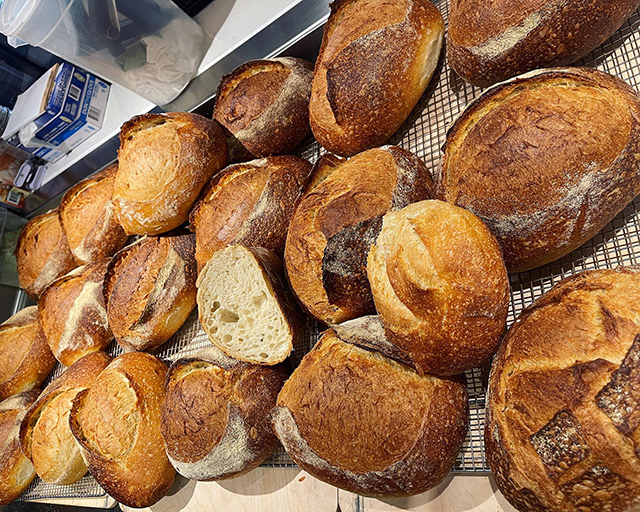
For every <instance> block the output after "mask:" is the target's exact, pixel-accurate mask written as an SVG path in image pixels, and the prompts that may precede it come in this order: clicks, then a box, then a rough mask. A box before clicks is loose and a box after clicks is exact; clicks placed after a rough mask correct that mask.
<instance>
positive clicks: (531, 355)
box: [485, 268, 640, 512]
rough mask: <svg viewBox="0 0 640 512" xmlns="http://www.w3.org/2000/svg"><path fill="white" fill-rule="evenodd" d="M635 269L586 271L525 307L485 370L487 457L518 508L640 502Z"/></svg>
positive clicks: (639, 333) (586, 510)
mask: <svg viewBox="0 0 640 512" xmlns="http://www.w3.org/2000/svg"><path fill="white" fill-rule="evenodd" d="M638 296H640V269H638V268H635V269H631V268H627V269H625V268H619V269H617V270H597V271H587V272H582V273H580V274H577V275H574V276H572V277H570V278H567V279H565V280H563V281H562V282H560V283H559V284H558V285H556V286H555V287H554V288H553V289H551V291H549V292H548V293H546V294H545V295H543V296H542V297H540V298H539V299H538V300H536V301H535V302H534V303H533V304H532V305H531V306H529V307H528V308H527V309H525V310H524V311H523V312H522V313H521V314H520V316H519V317H518V319H517V320H516V322H515V323H514V324H513V326H512V327H511V329H510V330H509V332H508V334H507V336H506V338H505V340H504V342H503V343H502V345H501V347H500V350H499V351H498V354H497V355H496V358H495V360H494V363H493V367H492V369H491V376H490V379H489V392H488V406H487V418H486V428H485V447H486V454H487V460H488V462H489V465H490V467H491V471H492V473H493V475H494V477H495V480H496V483H497V484H498V487H499V489H500V490H501V491H502V493H503V494H504V495H505V497H506V498H507V500H509V502H510V503H512V504H513V505H514V506H515V507H516V508H517V509H518V510H520V511H522V512H542V511H545V512H560V511H562V512H590V511H593V512H596V511H604V510H611V511H614V510H616V511H622V510H635V509H636V508H637V504H638V503H639V502H640V458H639V456H638V454H639V453H640V430H639V429H638V426H639V425H640V421H639V420H638V418H639V414H638V410H639V407H638V398H637V397H638V395H639V393H640V384H639V382H638V375H639V371H640V317H639V316H638Z"/></svg>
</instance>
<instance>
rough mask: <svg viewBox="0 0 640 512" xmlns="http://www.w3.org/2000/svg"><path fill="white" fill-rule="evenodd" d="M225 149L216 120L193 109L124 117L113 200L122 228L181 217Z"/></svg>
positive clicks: (156, 226)
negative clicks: (125, 120) (192, 111)
mask: <svg viewBox="0 0 640 512" xmlns="http://www.w3.org/2000/svg"><path fill="white" fill-rule="evenodd" d="M227 155H228V153H227V142H226V139H225V136H224V133H223V131H222V128H221V127H220V125H219V124H218V123H217V122H215V121H211V120H209V119H206V118H204V117H202V116H199V115H197V114H188V113H186V112H170V113H167V114H145V115H142V116H136V117H133V118H132V119H131V120H129V121H127V122H126V123H124V124H123V125H122V129H121V130H120V149H119V150H118V159H119V165H118V171H117V173H116V179H115V184H114V188H113V204H114V205H115V208H116V212H117V214H118V219H119V221H120V224H121V225H122V227H123V228H124V230H125V232H126V233H127V234H129V235H157V234H160V233H165V232H167V231H171V230H172V229H175V228H177V227H178V226H180V225H181V224H183V223H184V222H186V221H187V219H188V217H189V212H190V211H191V208H192V206H193V204H194V203H195V202H196V199H198V196H199V195H200V192H201V191H202V188H203V187H204V186H205V185H206V183H207V182H208V181H209V180H210V179H211V178H212V177H213V176H214V175H215V174H216V173H217V172H218V171H219V170H220V169H222V168H223V167H224V166H225V165H227Z"/></svg>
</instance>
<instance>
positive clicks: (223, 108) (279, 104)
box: [213, 57, 313, 157]
mask: <svg viewBox="0 0 640 512" xmlns="http://www.w3.org/2000/svg"><path fill="white" fill-rule="evenodd" d="M312 77H313V65H312V64H311V63H310V62H307V61H306V60H303V59H297V58H293V57H281V58H278V59H264V60H253V61H249V62H245V63H244V64H242V65H241V66H239V67H237V68H236V69H234V70H233V71H232V72H231V73H229V74H228V75H225V76H223V77H222V81H221V82H220V85H219V86H218V91H217V93H216V98H217V99H216V105H215V108H214V111H213V118H214V119H216V120H217V121H218V122H219V123H220V124H221V125H223V126H224V127H225V128H227V129H228V130H229V131H230V132H231V133H232V134H233V135H234V136H235V137H237V140H239V142H240V143H241V144H242V145H243V146H244V147H245V148H246V149H247V150H248V151H249V152H250V153H251V154H253V155H254V156H256V157H264V156H271V155H282V154H287V153H290V152H291V151H293V149H294V148H295V147H296V146H297V145H298V144H300V143H301V142H302V141H303V140H304V139H305V138H306V137H307V136H308V135H309V134H310V133H311V129H310V128H309V97H310V95H311V79H312Z"/></svg>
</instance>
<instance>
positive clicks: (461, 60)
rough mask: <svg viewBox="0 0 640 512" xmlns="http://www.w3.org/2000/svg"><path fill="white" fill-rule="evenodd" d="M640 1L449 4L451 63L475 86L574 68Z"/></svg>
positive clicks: (462, 0) (470, 0) (473, 0)
mask: <svg viewBox="0 0 640 512" xmlns="http://www.w3.org/2000/svg"><path fill="white" fill-rule="evenodd" d="M639 5H640V2H639V1H638V0H595V1H593V0H557V1H554V2H544V1H542V0H519V1H517V2H514V1H512V0H499V1H491V2H487V1H486V0H451V4H450V7H449V30H448V32H447V59H448V61H449V63H450V64H451V67H452V68H453V69H454V70H455V71H456V72H457V73H458V74H459V75H460V76H461V77H462V78H464V79H465V80H467V81H468V82H471V83H472V84H474V85H479V86H482V87H484V86H487V85H490V84H493V83H496V82H500V81H502V80H505V79H507V78H509V77H512V76H515V75H519V74H520V73H524V72H525V71H529V70H531V69H536V68H544V67H548V66H560V65H566V64H571V63H572V62H575V61H576V60H578V59H579V58H580V57H582V56H583V55H586V54H587V53H589V52H590V51H591V50H594V49H595V48H596V47H598V46H600V45H601V44H602V43H604V41H605V40H606V39H608V38H609V37H610V36H611V35H612V34H613V33H614V32H615V31H616V30H618V28H619V27H620V25H622V23H623V22H624V21H625V20H626V19H627V18H628V17H629V16H630V15H631V14H632V13H633V12H634V11H635V10H636V9H637V8H638V6H639Z"/></svg>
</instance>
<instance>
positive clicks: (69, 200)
mask: <svg viewBox="0 0 640 512" xmlns="http://www.w3.org/2000/svg"><path fill="white" fill-rule="evenodd" d="M117 169H118V164H117V163H116V164H112V165H110V166H109V167H107V168H106V169H104V170H103V171H100V172H99V173H97V174H94V175H93V176H91V177H90V178H87V179H86V180H82V181H81V182H80V183H78V184H77V185H74V186H73V187H71V188H70V189H69V190H67V192H65V194H64V196H62V201H61V202H60V207H59V208H58V213H59V215H60V222H61V223H62V227H63V228H64V232H65V234H66V235H67V242H68V243H69V248H70V249H71V253H72V254H73V256H74V257H75V259H76V260H78V261H79V262H80V263H89V262H91V261H95V260H98V259H101V258H107V257H109V256H113V255H114V254H115V253H116V252H118V251H119V250H120V249H122V248H123V247H124V246H125V244H126V243H127V238H128V237H127V234H126V233H125V232H124V229H122V226H121V225H120V222H118V218H117V215H116V212H115V209H114V206H113V202H112V198H113V184H114V182H115V178H116V171H117Z"/></svg>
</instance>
